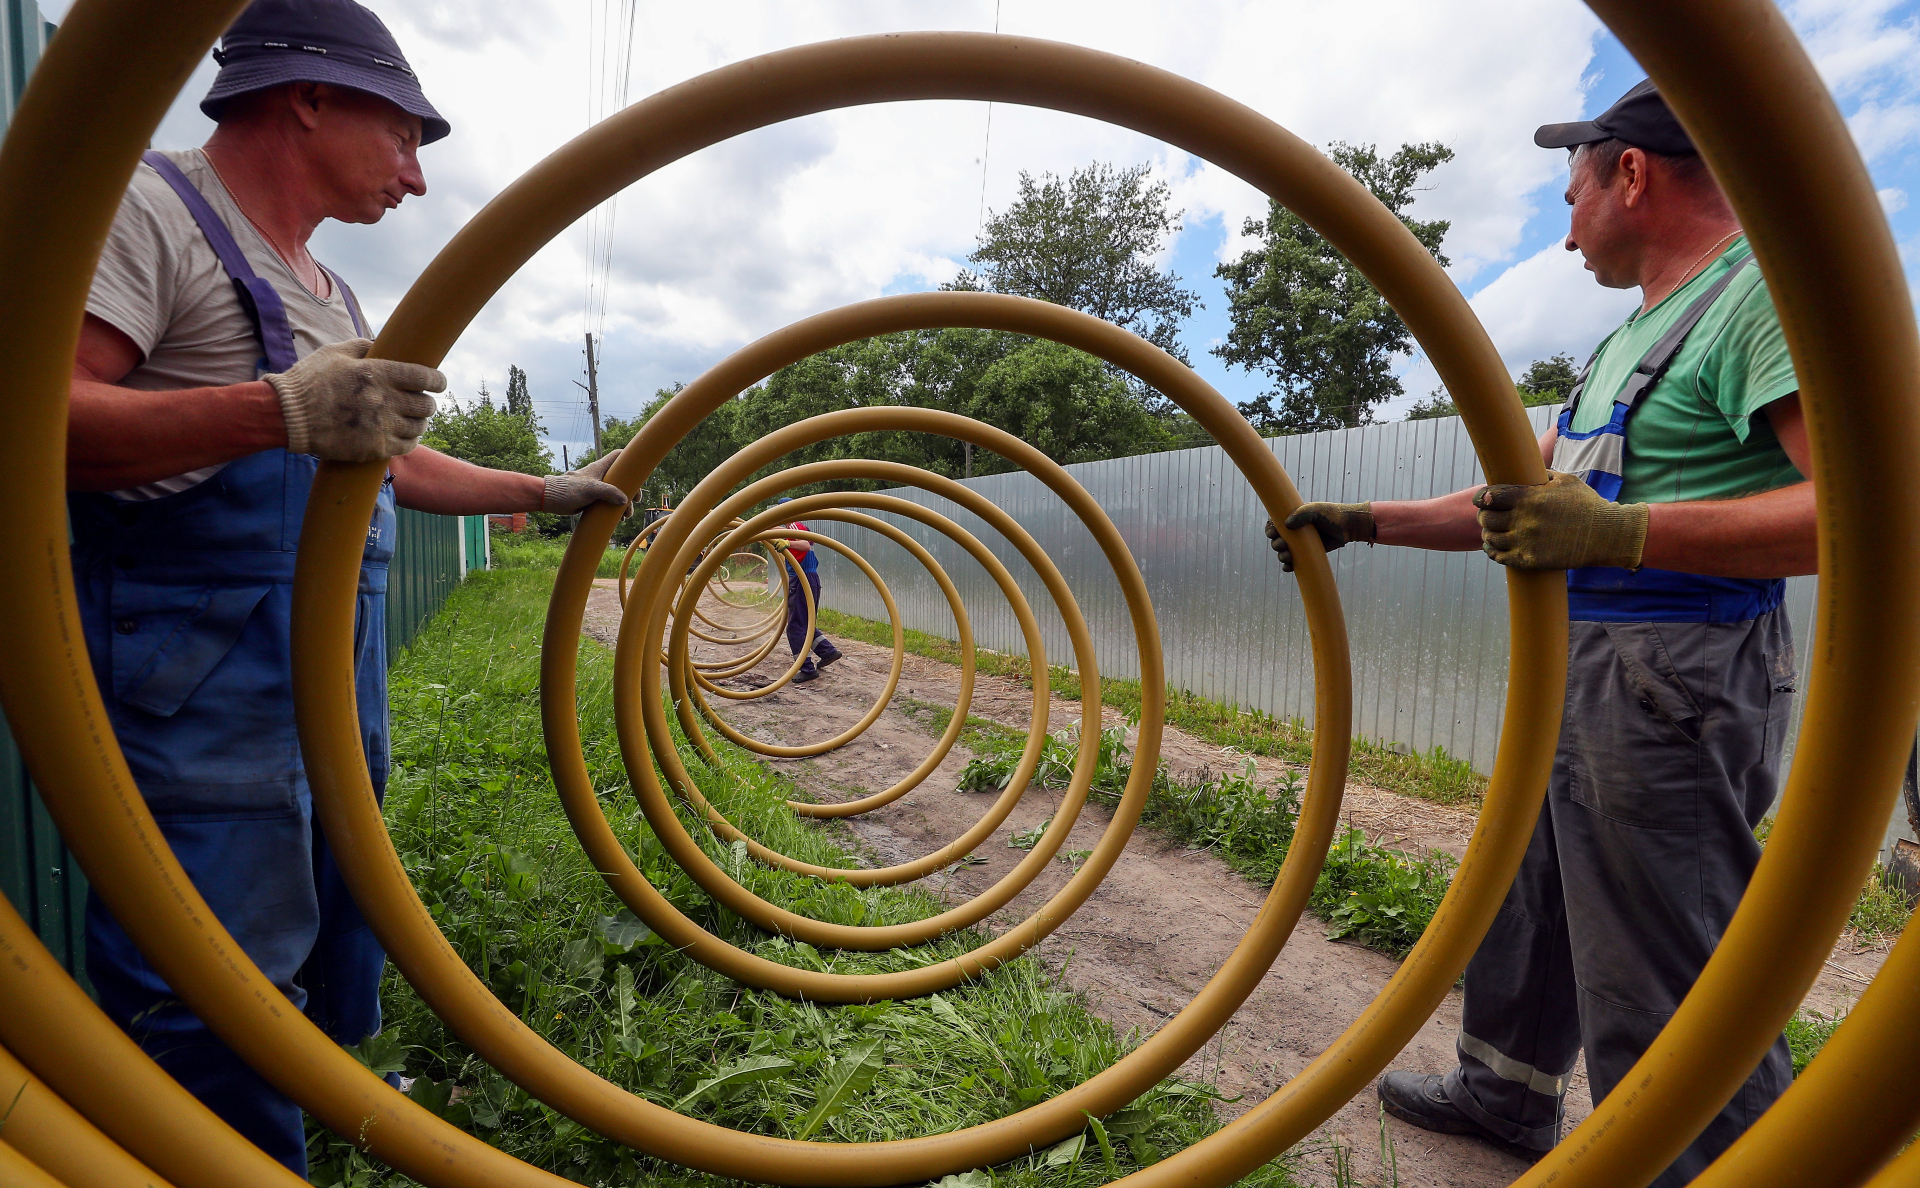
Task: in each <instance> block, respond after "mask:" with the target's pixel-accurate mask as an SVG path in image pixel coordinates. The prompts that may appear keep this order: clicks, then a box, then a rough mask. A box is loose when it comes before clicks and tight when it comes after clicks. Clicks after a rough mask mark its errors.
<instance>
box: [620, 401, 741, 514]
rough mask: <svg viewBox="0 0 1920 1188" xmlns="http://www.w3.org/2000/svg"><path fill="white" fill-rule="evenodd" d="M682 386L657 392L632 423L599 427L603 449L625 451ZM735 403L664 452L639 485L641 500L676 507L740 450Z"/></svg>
mask: <svg viewBox="0 0 1920 1188" xmlns="http://www.w3.org/2000/svg"><path fill="white" fill-rule="evenodd" d="M684 387H686V385H685V384H675V385H673V387H671V388H660V389H658V390H657V391H655V392H654V394H653V399H652V400H650V401H648V402H647V406H646V407H645V408H643V409H641V410H640V415H639V416H637V417H635V418H633V419H632V420H631V421H622V420H618V419H615V420H612V421H608V422H603V423H602V424H601V426H600V443H601V447H602V448H603V449H606V450H609V451H612V450H615V449H620V448H623V447H625V446H626V445H627V444H628V443H629V442H631V441H632V440H633V438H634V435H635V434H637V433H638V432H639V431H640V427H641V426H643V425H645V424H646V423H647V422H648V421H650V420H652V419H653V418H654V416H655V414H657V413H658V412H659V411H660V410H661V409H663V408H665V407H666V406H667V401H669V400H671V399H673V398H674V397H675V396H676V395H678V394H679V392H680V390H681V389H682V388H684ZM737 403H738V401H737V400H729V401H728V402H727V403H725V404H723V405H721V406H720V407H719V408H716V409H714V410H713V412H711V413H709V414H708V415H707V417H706V418H705V419H704V420H702V421H701V422H700V423H699V424H698V425H695V426H694V427H693V430H692V431H691V432H690V433H688V434H687V435H686V436H685V437H683V438H681V439H680V442H679V444H678V445H676V446H674V447H673V448H672V449H670V450H668V451H667V456H666V457H665V458H662V459H661V460H660V465H658V466H656V467H654V470H653V473H652V474H650V475H648V476H647V479H646V482H645V483H643V484H642V485H641V490H640V495H641V498H642V500H644V501H648V502H651V503H653V504H656V505H664V506H668V507H671V506H675V505H677V504H678V503H679V502H680V500H681V499H682V498H683V497H685V495H686V493H687V492H688V491H691V490H693V488H694V486H695V485H696V484H697V483H699V481H700V480H701V479H703V478H706V477H707V475H708V473H710V472H711V471H712V470H713V469H714V468H715V467H717V466H719V465H720V464H721V463H722V462H725V461H726V460H727V459H728V458H730V457H732V456H733V454H734V453H735V452H736V451H737V450H738V449H739V448H740V442H739V441H737V440H736V439H735V437H734V431H733V422H734V411H735V410H734V406H735V405H736V404H737Z"/></svg>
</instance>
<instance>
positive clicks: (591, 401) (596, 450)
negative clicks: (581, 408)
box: [587, 334, 600, 458]
mask: <svg viewBox="0 0 1920 1188" xmlns="http://www.w3.org/2000/svg"><path fill="white" fill-rule="evenodd" d="M587 415H588V416H590V417H592V418H593V456H594V457H596V458H598V457H599V456H600V380H599V378H598V377H597V376H596V374H595V371H594V365H593V335H592V334H588V335H587Z"/></svg>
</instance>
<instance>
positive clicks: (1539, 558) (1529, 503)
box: [1473, 470, 1647, 569]
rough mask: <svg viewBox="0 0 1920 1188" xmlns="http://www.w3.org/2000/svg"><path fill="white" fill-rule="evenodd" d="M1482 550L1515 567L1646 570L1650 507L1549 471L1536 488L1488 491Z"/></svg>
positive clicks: (1478, 495)
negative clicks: (1616, 499) (1617, 499)
mask: <svg viewBox="0 0 1920 1188" xmlns="http://www.w3.org/2000/svg"><path fill="white" fill-rule="evenodd" d="M1473 506H1475V507H1477V508H1479V509H1480V547H1481V548H1482V549H1483V550H1484V551H1485V552H1486V554H1487V556H1489V557H1492V558H1493V559H1494V560H1495V561H1498V562H1499V563H1500V564H1502V565H1508V566H1512V567H1513V568H1514V569H1580V568H1583V567H1585V566H1589V565H1617V566H1620V567H1622V568H1625V569H1638V568H1640V553H1641V550H1642V549H1643V548H1645V547H1646V543H1647V505H1646V504H1644V503H1609V502H1607V501H1606V500H1605V499H1602V498H1601V497H1600V493H1599V492H1598V491H1595V490H1594V489H1593V488H1592V487H1589V486H1588V485H1587V484H1586V483H1584V482H1582V481H1580V479H1579V477H1578V476H1576V475H1571V474H1566V473H1564V472H1562V471H1558V470H1550V471H1548V472H1547V481H1546V482H1544V483H1540V484H1538V485H1535V486H1517V485H1501V486H1492V487H1482V488H1480V489H1479V490H1478V491H1475V492H1474V493H1473Z"/></svg>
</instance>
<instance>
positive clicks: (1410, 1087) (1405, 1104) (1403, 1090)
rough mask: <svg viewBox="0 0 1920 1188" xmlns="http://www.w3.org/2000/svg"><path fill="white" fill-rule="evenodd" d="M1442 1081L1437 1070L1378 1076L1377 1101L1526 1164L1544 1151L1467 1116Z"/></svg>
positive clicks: (1420, 1124) (1415, 1120)
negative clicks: (1503, 1152) (1477, 1140)
mask: <svg viewBox="0 0 1920 1188" xmlns="http://www.w3.org/2000/svg"><path fill="white" fill-rule="evenodd" d="M1446 1080H1447V1079H1446V1077H1444V1076H1441V1075H1440V1074H1439V1073H1416V1072H1390V1073H1388V1074H1386V1075H1385V1076H1383V1077H1381V1078H1380V1086H1379V1089H1380V1104H1381V1105H1382V1106H1383V1107H1385V1108H1386V1111H1387V1113H1389V1114H1392V1115H1393V1116H1394V1117H1396V1118H1398V1119H1400V1120H1401V1121H1402V1122H1408V1123H1411V1124H1412V1125H1414V1126H1418V1127H1419V1128H1420V1129H1422V1130H1431V1131H1434V1132H1435V1133H1437V1134H1464V1135H1469V1136H1471V1137H1473V1138H1477V1139H1479V1140H1481V1141H1482V1142H1484V1143H1488V1144H1490V1145H1492V1146H1495V1147H1498V1148H1500V1149H1501V1150H1502V1151H1505V1152H1507V1153H1508V1154H1509V1155H1516V1156H1518V1157H1520V1158H1521V1159H1524V1160H1526V1161H1527V1162H1528V1163H1537V1162H1539V1160H1540V1157H1541V1156H1542V1155H1544V1154H1546V1152H1545V1151H1535V1150H1531V1149H1529V1148H1527V1147H1522V1146H1520V1145H1519V1144H1517V1143H1511V1142H1508V1141H1507V1140H1506V1139H1503V1138H1501V1137H1500V1136H1499V1135H1497V1134H1494V1133H1493V1132H1492V1131H1490V1130H1488V1129H1487V1128H1486V1127H1484V1126H1482V1125H1480V1123H1478V1122H1476V1121H1474V1120H1473V1119H1472V1118H1469V1117H1467V1115H1466V1114H1465V1113H1463V1112H1462V1111H1461V1109H1460V1107H1459V1106H1457V1105H1454V1104H1453V1101H1452V1100H1451V1099H1450V1098H1448V1097H1447V1090H1446Z"/></svg>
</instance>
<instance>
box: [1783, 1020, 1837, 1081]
mask: <svg viewBox="0 0 1920 1188" xmlns="http://www.w3.org/2000/svg"><path fill="white" fill-rule="evenodd" d="M1846 1017H1847V1015H1846V1012H1845V1011H1835V1012H1833V1013H1832V1014H1831V1015H1823V1014H1821V1013H1820V1012H1819V1011H1811V1010H1810V1011H1802V1012H1801V1013H1799V1014H1797V1015H1795V1016H1794V1017H1793V1018H1791V1019H1789V1020H1787V1028H1786V1035H1787V1048H1788V1049H1789V1050H1790V1051H1792V1053H1793V1075H1794V1076H1796V1077H1797V1076H1799V1075H1800V1074H1801V1072H1802V1071H1804V1070H1805V1069H1806V1067H1807V1064H1808V1063H1809V1062H1810V1061H1812V1059H1813V1058H1814V1057H1815V1056H1818V1055H1819V1054H1820V1049H1821V1048H1823V1047H1825V1046H1826V1042H1827V1040H1828V1038H1829V1037H1831V1036H1832V1035H1833V1033H1834V1030H1835V1029H1836V1028H1838V1027H1839V1026H1840V1023H1841V1021H1842V1020H1843V1019H1845V1018H1846Z"/></svg>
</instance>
